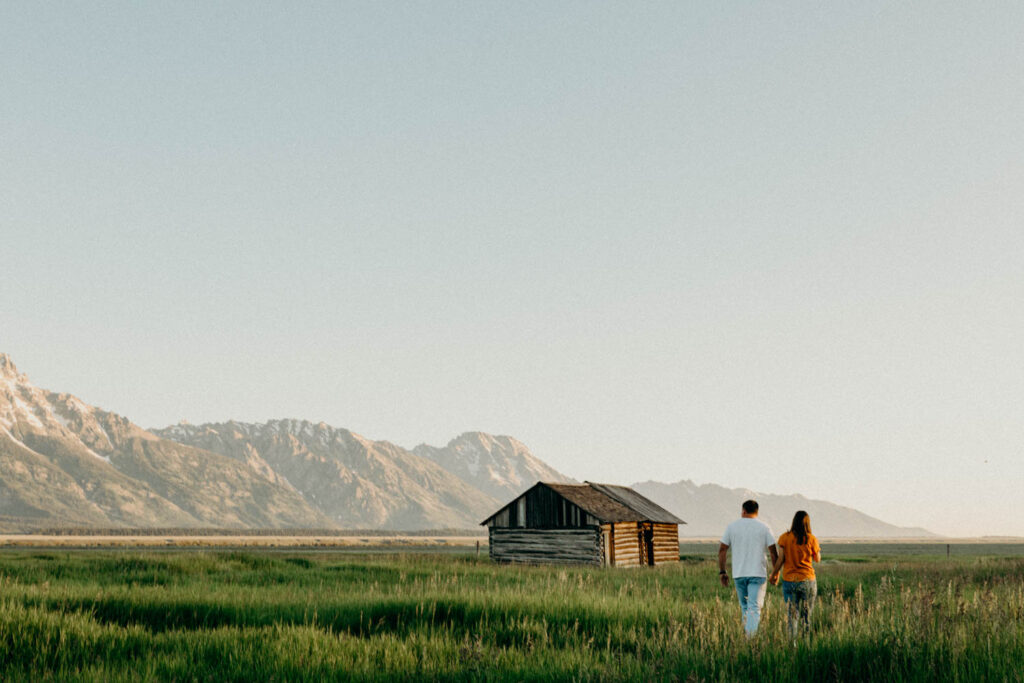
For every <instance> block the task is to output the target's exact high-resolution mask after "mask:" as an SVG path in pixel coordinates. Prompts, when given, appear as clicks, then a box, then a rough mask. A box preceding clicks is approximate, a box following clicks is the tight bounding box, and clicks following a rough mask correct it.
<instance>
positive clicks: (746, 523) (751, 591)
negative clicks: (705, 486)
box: [718, 500, 779, 638]
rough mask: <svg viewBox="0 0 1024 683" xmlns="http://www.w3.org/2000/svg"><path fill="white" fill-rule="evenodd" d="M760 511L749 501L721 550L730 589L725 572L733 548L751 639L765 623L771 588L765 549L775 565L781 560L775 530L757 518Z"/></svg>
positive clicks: (720, 572) (724, 582)
mask: <svg viewBox="0 0 1024 683" xmlns="http://www.w3.org/2000/svg"><path fill="white" fill-rule="evenodd" d="M757 509H758V505H757V501H756V500H748V501H745V502H744V503H743V512H742V515H741V517H740V519H737V520H736V521H735V522H733V523H732V524H730V525H729V526H727V527H726V528H725V533H724V534H722V542H721V545H719V546H718V578H719V579H720V580H721V582H722V585H723V586H725V587H726V588H728V587H729V574H728V573H727V572H726V571H725V557H726V555H728V553H729V549H730V548H732V578H733V581H734V583H735V584H736V595H737V596H738V597H739V599H740V609H741V610H742V611H743V630H744V631H746V633H747V637H748V638H752V637H753V636H754V634H755V633H757V626H758V624H760V623H761V606H762V605H764V594H765V590H767V588H768V584H767V581H768V571H767V570H768V566H767V563H766V562H765V557H764V550H765V548H767V549H768V552H770V553H771V555H772V565H774V564H775V562H776V560H778V558H779V552H778V550H776V548H775V538H774V537H773V536H772V530H771V529H769V528H768V525H767V524H765V523H764V522H762V521H761V520H759V519H758V518H757Z"/></svg>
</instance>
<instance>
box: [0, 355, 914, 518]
mask: <svg viewBox="0 0 1024 683" xmlns="http://www.w3.org/2000/svg"><path fill="white" fill-rule="evenodd" d="M537 481H554V482H573V481H575V480H573V479H571V478H570V477H567V476H566V475H564V474H562V473H560V472H558V471H557V470H555V469H553V468H552V467H550V466H549V465H547V464H546V463H544V462H542V461H541V460H539V459H538V458H536V457H534V456H533V455H532V454H531V453H530V451H529V449H528V448H527V447H526V446H525V445H524V444H522V443H521V442H519V441H517V440H516V439H514V438H512V437H509V436H491V435H489V434H484V433H481V432H467V433H464V434H462V435H461V436H458V437H456V438H455V439H452V440H451V441H450V442H449V443H448V444H447V445H446V446H444V447H436V446H429V445H426V444H421V445H419V446H416V447H415V448H413V449H411V450H407V449H405V448H402V447H400V446H397V445H395V444H393V443H390V442H388V441H374V440H371V439H367V438H365V437H362V436H360V435H358V434H356V433H354V432H351V431H349V430H347V429H341V428H337V427H332V426H330V425H327V424H325V423H323V422H319V423H313V422H309V421H305V420H271V421H268V422H265V423H260V424H254V423H244V422H236V421H227V422H222V423H215V424H203V425H191V424H187V423H180V424H176V425H172V426H170V427H165V428H159V429H149V430H146V429H143V428H141V427H139V426H137V425H135V424H133V423H132V422H131V421H130V420H128V419H127V418H125V417H123V416H120V415H117V414H114V413H111V412H108V411H104V410H102V409H100V408H97V407H94V406H91V405H88V404H87V403H85V402H83V401H81V400H79V399H78V398H76V397H74V396H72V395H70V394H66V393H56V392H53V391H47V390H44V389H40V388H38V387H36V386H35V385H33V384H32V383H31V382H30V381H29V379H28V377H27V376H25V375H24V374H21V373H19V372H18V370H17V368H16V367H15V365H14V363H13V362H12V361H11V359H10V357H9V356H7V355H6V354H2V353H0V531H7V532H11V531H30V530H34V529H41V528H54V527H64V526H71V527H103V528H110V527H178V528H181V527H195V528H203V527H218V528H261V529H268V528H282V529H284V528H338V529H390V530H419V529H443V528H449V529H471V528H476V527H477V525H478V524H479V522H480V521H481V520H482V519H484V518H485V517H487V516H488V515H490V514H491V513H492V512H494V510H496V509H497V508H498V507H500V506H501V505H504V504H505V503H507V502H508V501H510V500H512V499H513V498H515V497H516V496H517V495H518V494H519V493H521V492H522V491H523V490H525V489H526V488H528V487H529V486H532V485H533V484H534V483H535V482H537ZM634 487H635V488H636V489H637V490H638V491H640V492H641V493H643V494H644V495H647V496H648V497H650V498H651V499H652V500H654V501H655V502H658V503H660V504H661V505H663V506H664V507H666V508H667V509H669V510H671V511H672V512H674V513H676V514H677V515H678V516H680V517H682V518H683V519H686V520H687V521H688V522H689V524H688V525H687V526H684V527H681V529H680V533H681V535H684V536H704V535H714V534H717V533H720V531H721V529H722V528H724V525H725V524H726V523H728V522H729V521H730V520H731V519H733V518H734V517H735V516H736V515H737V512H736V511H737V510H738V509H739V503H740V502H742V500H744V499H745V498H746V497H750V492H749V491H743V490H730V489H724V488H721V487H717V486H714V485H704V486H696V485H694V484H692V483H691V482H685V481H684V482H678V483H676V484H661V483H658V482H643V483H641V484H635V485H634ZM759 499H760V501H761V505H762V511H763V512H762V517H763V518H765V519H766V520H768V521H769V523H770V524H771V525H772V527H773V528H777V529H779V530H781V529H782V528H784V527H785V526H786V525H787V523H786V520H785V519H784V518H785V516H786V515H791V514H792V512H793V511H794V510H796V509H797V507H802V509H806V510H808V512H810V513H811V515H812V519H814V520H815V524H816V525H817V527H818V528H819V529H820V530H821V532H820V533H821V534H822V535H827V536H863V537H885V536H888V537H894V536H903V537H911V536H922V535H927V534H928V532H926V531H924V530H921V529H904V528H900V527H894V526H892V525H890V524H886V523H885V522H881V521H880V520H876V519H874V518H871V517H868V516H867V515H864V514H863V513H859V512H857V511H856V510H851V509H849V508H842V507H840V506H836V505H832V504H831V503H827V502H824V501H809V500H807V499H805V498H803V497H801V496H764V495H761V496H760V497H759ZM794 506H797V507H794ZM783 510H784V511H785V512H782V511H783Z"/></svg>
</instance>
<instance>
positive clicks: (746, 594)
mask: <svg viewBox="0 0 1024 683" xmlns="http://www.w3.org/2000/svg"><path fill="white" fill-rule="evenodd" d="M733 583H735V584H736V595H737V596H738V597H739V599H740V609H741V610H743V630H744V631H746V633H747V637H748V638H750V637H752V636H753V635H754V634H755V633H757V627H758V625H759V624H760V623H761V607H762V606H763V605H764V594H765V592H766V591H767V590H768V579H766V578H765V577H763V576H737V577H736V578H735V579H733Z"/></svg>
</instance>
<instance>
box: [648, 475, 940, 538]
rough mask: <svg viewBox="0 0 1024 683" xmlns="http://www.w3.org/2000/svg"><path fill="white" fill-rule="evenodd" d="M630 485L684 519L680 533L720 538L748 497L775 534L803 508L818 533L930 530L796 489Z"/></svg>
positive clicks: (879, 534)
mask: <svg viewBox="0 0 1024 683" xmlns="http://www.w3.org/2000/svg"><path fill="white" fill-rule="evenodd" d="M633 488H634V489H636V490H637V491H639V492H640V493H642V494H643V495H645V496H647V497H648V498H650V499H651V500H653V501H654V502H655V503H658V504H659V505H661V506H662V507H664V508H665V509H666V510H669V511H670V512H672V513H673V514H676V515H678V516H679V517H681V518H682V519H684V520H686V525H685V526H681V527H679V533H680V535H681V536H690V537H715V538H717V537H720V536H721V535H722V531H723V530H724V529H725V527H726V525H727V524H729V522H731V521H733V520H734V519H736V518H737V517H739V516H740V506H741V505H742V504H743V501H745V500H747V499H750V498H753V499H754V500H756V501H757V502H758V505H759V506H760V510H759V514H758V516H759V518H760V519H761V520H762V521H764V522H765V523H766V524H768V526H770V527H771V529H772V531H773V532H774V533H775V535H776V536H778V535H779V534H781V533H782V532H783V531H785V530H786V529H788V528H789V525H790V524H791V523H792V521H793V514H794V513H795V512H796V511H797V510H806V511H807V513H808V514H809V515H810V517H811V526H812V527H813V529H814V533H815V534H816V535H818V536H821V537H833V538H835V537H847V538H928V537H934V536H935V534H933V533H932V532H930V531H928V530H926V529H921V528H917V527H914V528H910V527H899V526H894V525H892V524H888V523H886V522H883V521H881V520H879V519H875V518H874V517H869V516H868V515H866V514H864V513H863V512H858V511H857V510H854V509H853V508H848V507H843V506H841V505H835V504H833V503H829V502H826V501H823V500H811V499H809V498H805V497H804V496H801V495H799V494H794V495H788V496H783V495H776V494H770V493H755V492H753V491H750V490H748V489H727V488H724V487H722V486H718V485H716V484H703V485H701V486H698V485H696V484H694V483H693V482H692V481H679V482H676V483H675V484H663V483H661V482H656V481H645V482H641V483H639V484H633Z"/></svg>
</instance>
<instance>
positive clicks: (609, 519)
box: [482, 481, 686, 524]
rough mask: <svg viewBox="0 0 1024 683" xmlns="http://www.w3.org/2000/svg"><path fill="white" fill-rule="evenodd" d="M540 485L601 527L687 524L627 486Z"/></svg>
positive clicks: (550, 483) (593, 484)
mask: <svg viewBox="0 0 1024 683" xmlns="http://www.w3.org/2000/svg"><path fill="white" fill-rule="evenodd" d="M536 485H537V486H546V487H548V488H549V489H551V490H552V491H554V492H555V493H557V494H558V495H560V496H562V497H563V498H565V499H566V500H568V501H569V502H570V503H572V504H574V505H576V506H577V507H579V508H580V509H581V510H583V511H585V512H587V513H589V514H590V515H591V516H592V517H596V518H597V519H599V520H601V523H602V524H611V523H615V522H656V523H658V524H686V522H684V521H683V520H681V519H679V518H678V517H676V516H675V515H673V514H672V513H671V512H669V511H668V510H666V509H665V508H663V507H661V506H660V505H658V504H657V503H655V502H653V501H651V500H649V499H647V498H645V497H644V496H641V495H640V494H639V493H637V492H636V491H634V490H633V489H631V488H629V487H628V486H615V485H612V484H595V483H593V482H589V481H588V482H584V483H582V484H561V483H556V482H546V481H542V482H538V483H537V484H536ZM524 494H525V491H524V492H523V493H521V494H519V495H518V496H516V497H515V498H514V499H513V500H512V501H510V502H509V503H507V504H505V505H503V506H502V507H501V508H500V509H498V511H497V512H495V513H494V514H493V515H491V516H490V517H488V518H487V519H485V520H484V521H483V522H482V524H487V522H489V521H490V520H491V519H492V518H493V517H495V516H496V515H497V514H498V513H499V512H501V511H502V510H504V509H505V508H507V507H509V506H510V505H512V503H514V502H515V501H516V500H518V499H519V498H520V497H522V496H523V495H524Z"/></svg>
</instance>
